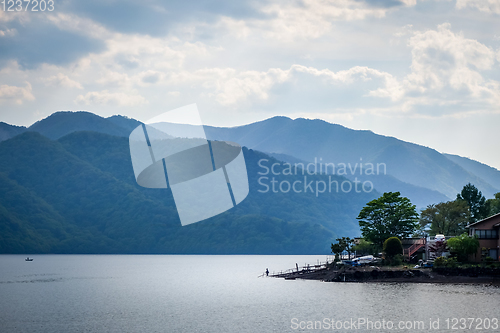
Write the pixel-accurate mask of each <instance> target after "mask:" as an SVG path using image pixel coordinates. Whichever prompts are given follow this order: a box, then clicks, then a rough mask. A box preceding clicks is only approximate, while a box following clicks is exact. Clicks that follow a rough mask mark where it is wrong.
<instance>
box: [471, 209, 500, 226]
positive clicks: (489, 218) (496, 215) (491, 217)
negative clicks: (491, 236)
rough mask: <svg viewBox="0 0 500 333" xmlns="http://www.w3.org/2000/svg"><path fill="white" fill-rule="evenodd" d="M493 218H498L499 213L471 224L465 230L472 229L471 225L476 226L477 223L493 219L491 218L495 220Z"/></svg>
mask: <svg viewBox="0 0 500 333" xmlns="http://www.w3.org/2000/svg"><path fill="white" fill-rule="evenodd" d="M495 217H500V213H498V214H495V215H491V216H490V217H487V218H485V219H482V220H480V221H477V222H474V223H471V224H469V225H468V226H467V227H466V228H470V227H472V226H473V225H476V224H478V223H482V222H485V221H488V220H491V219H493V218H495ZM495 226H496V224H495Z"/></svg>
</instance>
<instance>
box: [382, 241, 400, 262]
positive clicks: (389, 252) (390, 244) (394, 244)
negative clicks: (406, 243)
mask: <svg viewBox="0 0 500 333" xmlns="http://www.w3.org/2000/svg"><path fill="white" fill-rule="evenodd" d="M383 251H384V253H385V256H386V258H389V259H392V258H394V257H395V256H396V255H398V254H401V255H402V254H403V244H401V240H400V239H399V238H397V237H389V238H387V239H386V240H385V241H384V249H383Z"/></svg>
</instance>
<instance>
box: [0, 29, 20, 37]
mask: <svg viewBox="0 0 500 333" xmlns="http://www.w3.org/2000/svg"><path fill="white" fill-rule="evenodd" d="M16 34H17V30H16V29H6V30H0V37H13V36H15V35H16Z"/></svg>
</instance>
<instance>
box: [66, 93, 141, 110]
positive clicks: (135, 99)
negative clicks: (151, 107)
mask: <svg viewBox="0 0 500 333" xmlns="http://www.w3.org/2000/svg"><path fill="white" fill-rule="evenodd" d="M75 102H76V103H78V104H84V105H118V106H138V105H143V104H147V103H148V101H147V100H146V99H145V98H144V97H142V96H141V95H138V94H136V93H135V94H134V93H131V94H126V93H121V92H120V93H111V92H109V91H108V90H103V91H91V92H88V93H87V94H85V95H79V96H78V97H77V98H76V99H75Z"/></svg>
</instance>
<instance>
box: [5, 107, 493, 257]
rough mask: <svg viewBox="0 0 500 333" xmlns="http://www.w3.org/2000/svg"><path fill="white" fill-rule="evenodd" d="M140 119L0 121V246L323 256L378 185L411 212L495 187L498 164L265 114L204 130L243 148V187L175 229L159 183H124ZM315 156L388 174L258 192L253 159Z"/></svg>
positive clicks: (60, 116)
mask: <svg viewBox="0 0 500 333" xmlns="http://www.w3.org/2000/svg"><path fill="white" fill-rule="evenodd" d="M139 124H140V122H138V121H136V120H134V119H129V118H126V117H122V116H113V117H109V118H102V117H100V116H97V115H94V114H92V113H89V112H57V113H54V114H53V115H51V116H49V117H48V118H46V119H43V120H41V121H39V122H37V123H35V124H33V125H32V126H30V127H29V128H24V127H19V126H12V125H9V124H5V123H0V140H2V141H3V142H0V188H1V191H0V252H2V253H27V252H32V253H53V252H57V253H260V254H263V253H276V254H278V253H279V254H285V253H324V252H329V250H328V247H329V244H330V242H331V241H332V240H333V239H334V238H335V237H338V236H357V235H358V234H359V228H358V224H357V221H356V217H357V214H358V213H359V210H360V209H361V208H362V207H363V206H364V204H366V202H368V201H370V200H371V199H373V198H376V197H378V196H379V195H380V193H382V192H385V191H400V192H401V193H402V194H403V195H405V196H408V197H409V198H410V199H411V200H412V202H413V203H415V204H417V206H418V207H419V208H424V207H425V206H426V205H427V204H430V203H437V202H440V201H446V200H450V199H454V198H455V196H456V194H457V193H458V192H459V191H460V190H461V188H462V187H463V186H464V185H465V184H466V183H468V182H471V183H473V184H474V185H476V187H478V188H479V189H480V190H481V191H482V192H483V194H484V195H485V196H486V197H487V198H489V197H492V196H493V194H494V193H496V192H500V190H498V189H499V188H500V171H498V170H496V169H494V168H491V167H489V166H487V165H484V164H482V163H479V162H476V161H472V160H470V159H467V158H464V157H460V156H454V155H447V154H440V153H439V152H437V151H435V150H433V149H431V148H427V147H423V146H419V145H416V144H413V143H407V142H404V141H401V140H398V139H395V138H391V137H385V136H381V135H377V134H374V133H372V132H370V131H355V130H351V129H348V128H345V127H343V126H340V125H335V124H329V123H326V122H324V121H321V120H306V119H296V120H291V119H289V118H285V117H274V118H270V119H267V120H264V121H262V122H258V123H253V124H249V125H245V126H240V127H234V128H218V127H210V126H207V127H205V131H206V133H207V137H208V138H209V139H213V140H214V139H215V140H226V141H234V142H237V143H239V144H240V145H242V146H245V147H248V148H249V149H247V148H244V154H245V160H246V164H247V169H248V174H249V183H250V194H249V196H248V198H247V199H246V200H244V201H243V202H242V203H241V204H240V205H238V206H236V207H234V208H233V209H231V210H229V211H227V212H225V213H223V214H221V215H218V216H216V217H213V218H211V219H209V220H207V221H203V222H201V223H196V224H194V225H192V226H188V227H180V222H179V219H178V216H177V212H176V208H175V205H174V202H173V198H172V194H171V192H170V190H153V189H145V188H142V187H139V186H138V185H137V184H136V182H135V178H134V174H133V170H132V166H131V162H130V153H129V149H128V135H129V133H130V131H131V130H132V129H134V128H135V127H137V126H138V125H139ZM179 126H189V125H179ZM33 132H37V133H33ZM259 151H260V152H259ZM266 153H267V154H266ZM271 155H272V156H271ZM275 158H276V159H275ZM320 158H321V161H322V163H327V162H331V163H334V164H335V165H336V166H337V167H338V166H339V165H341V164H342V163H345V164H348V163H351V164H352V166H354V165H355V164H356V163H358V165H360V164H361V163H363V164H364V165H365V166H366V165H368V164H369V163H373V164H375V165H376V164H377V163H379V164H380V163H383V164H385V165H386V171H387V172H386V173H385V174H378V175H366V174H363V173H359V171H358V173H354V174H352V173H351V172H350V171H349V169H347V170H348V172H347V173H346V174H342V173H339V172H338V170H340V169H339V168H337V169H336V171H337V172H335V173H336V174H335V175H331V172H330V174H329V175H326V174H323V175H308V174H307V173H306V175H307V177H309V179H310V180H314V181H321V180H323V181H325V182H327V181H328V179H330V180H331V179H334V180H336V181H338V182H339V183H341V182H344V181H347V179H351V180H354V178H358V179H360V180H370V181H372V182H373V184H374V185H375V189H374V190H373V191H371V192H370V193H363V192H362V193H356V192H355V191H351V192H349V193H335V192H333V193H324V194H320V195H318V196H316V195H315V194H314V193H307V194H304V193H293V191H290V192H288V193H282V192H280V191H277V193H273V192H272V191H268V192H267V193H261V192H262V190H263V189H264V186H263V185H262V177H263V176H262V172H263V171H264V170H263V168H262V164H259V161H261V162H260V163H262V161H266V164H267V165H268V166H270V165H271V164H273V163H277V164H278V167H277V170H278V171H283V168H284V167H285V164H284V163H283V161H289V162H290V163H301V162H302V163H304V164H305V163H306V162H314V161H315V159H316V161H319V160H320ZM357 170H359V169H357ZM365 170H366V169H365ZM267 177H268V179H267V180H265V181H264V182H267V184H268V185H270V183H269V181H270V177H273V175H272V174H268V175H267ZM274 177H275V178H276V180H277V181H279V182H281V181H283V180H286V181H296V180H298V181H302V180H303V178H304V176H303V175H301V174H299V175H292V176H285V175H282V174H280V175H278V176H274ZM328 177H333V178H328ZM351 184H352V183H351ZM259 190H261V191H259Z"/></svg>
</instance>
